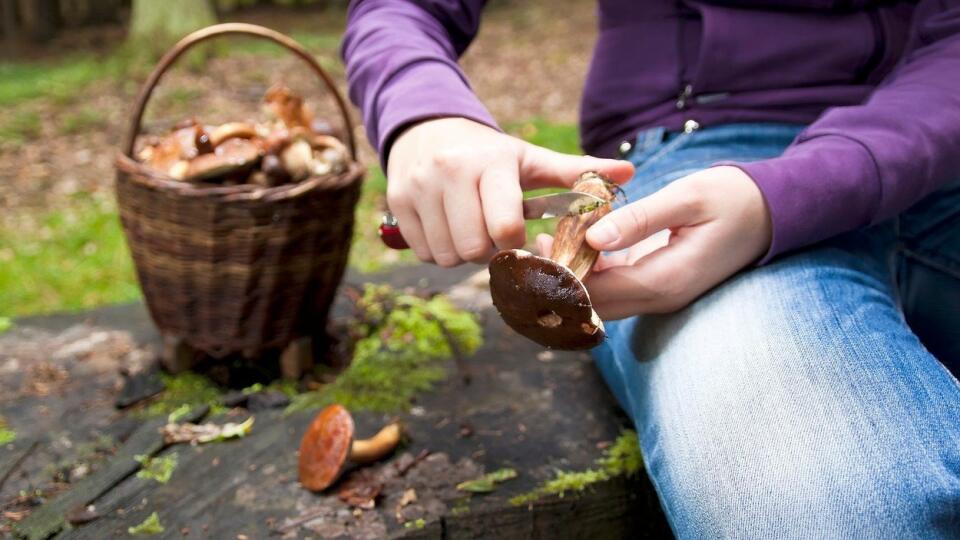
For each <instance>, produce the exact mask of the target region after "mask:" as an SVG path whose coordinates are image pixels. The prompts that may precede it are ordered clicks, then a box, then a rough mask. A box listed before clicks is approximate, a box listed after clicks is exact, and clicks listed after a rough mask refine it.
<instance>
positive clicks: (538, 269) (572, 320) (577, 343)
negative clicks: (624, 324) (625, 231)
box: [490, 172, 615, 350]
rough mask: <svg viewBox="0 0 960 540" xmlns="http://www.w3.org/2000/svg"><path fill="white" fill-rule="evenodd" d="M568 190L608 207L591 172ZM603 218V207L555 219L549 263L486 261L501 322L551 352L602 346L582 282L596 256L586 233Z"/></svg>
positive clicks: (608, 187)
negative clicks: (551, 350)
mask: <svg viewBox="0 0 960 540" xmlns="http://www.w3.org/2000/svg"><path fill="white" fill-rule="evenodd" d="M573 189H574V190H575V191H580V192H584V193H589V194H591V195H596V196H598V197H600V198H602V199H604V200H606V201H608V203H609V202H610V201H612V200H613V199H614V197H615V191H614V190H613V188H612V184H610V183H609V182H607V181H606V180H604V179H603V177H601V176H600V175H598V174H596V173H593V172H587V173H584V174H583V175H581V176H580V178H579V179H578V180H577V182H576V183H575V184H574V185H573ZM609 212H610V205H609V204H605V205H602V206H600V207H599V208H596V209H594V210H592V211H590V212H586V213H584V214H581V215H577V216H567V217H564V218H563V219H561V220H560V222H559V223H558V224H557V229H556V232H555V234H554V241H553V252H552V253H551V255H550V258H546V257H538V256H536V255H533V254H532V253H529V252H527V251H523V250H520V249H511V250H503V251H501V252H499V253H497V254H496V255H495V256H494V257H493V259H491V261H490V295H491V297H492V299H493V304H494V306H496V308H497V311H499V312H500V316H501V317H503V320H504V322H506V323H507V324H508V325H509V326H510V327H511V328H513V329H514V330H516V331H517V332H518V333H519V334H521V335H523V336H525V337H527V338H529V339H531V340H533V341H535V342H537V343H539V344H541V345H543V346H545V347H550V348H553V349H563V350H579V349H588V348H591V347H594V346H596V345H598V344H600V342H602V341H603V339H604V338H605V337H606V334H605V332H604V329H603V322H602V321H601V320H600V317H599V316H598V315H597V313H596V312H595V311H594V310H593V306H592V304H591V303H590V295H589V294H588V293H587V289H586V287H584V286H583V283H582V280H583V278H585V277H586V276H587V274H588V273H589V272H590V270H591V268H592V267H593V264H594V263H595V262H596V260H597V256H598V255H599V253H598V252H597V251H596V250H594V249H593V248H591V247H590V246H589V245H588V244H587V242H586V233H587V229H589V228H590V226H591V225H593V224H594V223H596V222H597V221H598V220H599V219H600V218H602V217H603V216H605V215H606V214H608V213H609Z"/></svg>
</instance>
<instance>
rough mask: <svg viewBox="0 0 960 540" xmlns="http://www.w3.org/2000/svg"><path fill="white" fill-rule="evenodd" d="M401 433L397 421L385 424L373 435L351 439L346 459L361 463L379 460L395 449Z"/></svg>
mask: <svg viewBox="0 0 960 540" xmlns="http://www.w3.org/2000/svg"><path fill="white" fill-rule="evenodd" d="M402 435H403V430H402V429H401V428H400V424H399V423H397V422H393V423H391V424H387V425H386V426H384V427H383V429H381V430H380V431H378V432H377V434H376V435H374V436H373V437H370V438H369V439H362V440H359V441H353V444H352V445H351V446H350V454H349V455H348V456H347V459H348V460H350V461H352V462H354V463H361V464H364V463H374V462H376V461H380V460H381V459H383V458H384V457H386V456H388V455H390V453H392V452H393V451H394V450H396V449H397V446H398V445H399V444H400V439H401V437H402Z"/></svg>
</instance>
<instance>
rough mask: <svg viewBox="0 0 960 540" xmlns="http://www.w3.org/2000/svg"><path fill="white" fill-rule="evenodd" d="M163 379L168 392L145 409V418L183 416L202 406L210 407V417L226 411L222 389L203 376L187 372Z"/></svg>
mask: <svg viewBox="0 0 960 540" xmlns="http://www.w3.org/2000/svg"><path fill="white" fill-rule="evenodd" d="M161 377H163V384H164V386H166V390H164V391H163V392H162V393H161V394H160V395H159V396H158V397H157V399H156V400H155V401H153V402H152V403H150V405H148V406H147V407H146V408H145V409H143V411H142V414H143V415H144V416H162V415H172V414H173V413H176V415H177V416H182V415H183V411H184V410H185V409H192V408H194V407H199V406H201V405H208V406H209V407H210V415H216V414H220V413H223V412H225V411H226V408H225V407H224V406H223V404H222V403H221V402H220V394H221V393H222V391H221V389H220V388H219V387H218V386H217V385H215V384H213V382H211V381H210V379H208V378H206V377H204V376H203V375H198V374H196V373H190V372H185V373H180V374H177V375H167V374H163V375H161Z"/></svg>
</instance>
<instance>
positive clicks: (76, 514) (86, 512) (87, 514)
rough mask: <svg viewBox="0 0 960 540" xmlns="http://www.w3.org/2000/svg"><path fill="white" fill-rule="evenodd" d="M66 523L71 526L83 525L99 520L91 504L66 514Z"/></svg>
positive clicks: (97, 513)
mask: <svg viewBox="0 0 960 540" xmlns="http://www.w3.org/2000/svg"><path fill="white" fill-rule="evenodd" d="M66 517H67V523H69V524H71V525H84V524H86V523H90V522H91V521H95V520H97V519H100V513H99V512H97V509H96V507H94V506H93V505H92V504H91V505H89V506H78V507H76V508H74V509H73V510H71V511H69V512H67V516H66Z"/></svg>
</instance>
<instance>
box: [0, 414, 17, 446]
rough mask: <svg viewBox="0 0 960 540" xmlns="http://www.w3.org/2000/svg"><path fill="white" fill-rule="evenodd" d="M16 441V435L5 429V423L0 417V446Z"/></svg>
mask: <svg viewBox="0 0 960 540" xmlns="http://www.w3.org/2000/svg"><path fill="white" fill-rule="evenodd" d="M15 440H17V433H16V432H15V431H13V430H12V429H10V428H8V427H7V421H6V420H4V419H3V417H2V416H0V446H3V445H5V444H10V443H12V442H13V441H15Z"/></svg>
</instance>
